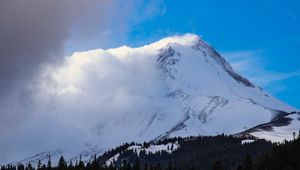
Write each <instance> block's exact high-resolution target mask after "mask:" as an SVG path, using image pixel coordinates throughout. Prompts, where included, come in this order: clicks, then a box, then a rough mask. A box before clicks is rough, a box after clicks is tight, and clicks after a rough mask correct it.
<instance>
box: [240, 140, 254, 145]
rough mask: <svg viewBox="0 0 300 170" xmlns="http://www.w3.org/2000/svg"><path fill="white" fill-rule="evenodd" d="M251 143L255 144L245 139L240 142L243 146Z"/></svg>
mask: <svg viewBox="0 0 300 170" xmlns="http://www.w3.org/2000/svg"><path fill="white" fill-rule="evenodd" d="M253 142H255V140H251V139H247V140H242V142H241V143H242V145H244V144H248V143H253Z"/></svg>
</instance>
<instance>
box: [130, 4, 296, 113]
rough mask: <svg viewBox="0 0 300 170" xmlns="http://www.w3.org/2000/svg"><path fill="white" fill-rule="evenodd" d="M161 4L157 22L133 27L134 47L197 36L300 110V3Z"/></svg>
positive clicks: (155, 18) (132, 41) (246, 73)
mask: <svg viewBox="0 0 300 170" xmlns="http://www.w3.org/2000/svg"><path fill="white" fill-rule="evenodd" d="M160 5H161V6H160V8H161V9H160V12H159V13H158V14H156V15H155V16H154V17H153V18H150V19H147V20H145V21H142V22H141V23H138V24H136V25H134V26H132V28H131V31H130V32H129V34H130V35H129V38H128V43H129V44H130V45H132V46H139V45H142V44H145V43H149V42H151V41H154V40H157V39H159V38H162V37H164V36H168V35H173V34H182V33H186V32H192V33H196V34H198V35H200V36H201V37H202V38H203V39H204V40H205V41H207V42H209V43H210V44H211V45H212V46H214V47H215V48H216V49H217V50H218V51H219V52H220V53H222V54H224V56H225V57H226V58H227V59H228V60H229V61H230V62H231V63H232V64H233V66H235V69H236V70H237V71H238V72H240V73H242V74H243V75H245V76H247V77H249V78H250V79H251V80H252V81H254V82H255V83H257V84H259V85H260V86H262V87H263V88H264V89H265V90H266V91H267V92H269V93H271V94H273V95H274V96H276V97H278V98H280V99H281V100H283V101H285V102H287V103H289V104H291V105H293V106H296V107H298V108H300V98H299V94H300V85H299V83H300V41H299V40H300V1H297V0H285V1H283V0H251V1H250V0H246V1H241V0H227V1H216V0H185V1H174V0H166V1H163V2H162V3H161V4H160ZM241 63H243V64H241Z"/></svg>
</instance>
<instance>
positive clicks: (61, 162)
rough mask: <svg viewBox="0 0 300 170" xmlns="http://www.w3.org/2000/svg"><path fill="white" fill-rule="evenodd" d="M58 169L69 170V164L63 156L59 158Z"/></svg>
mask: <svg viewBox="0 0 300 170" xmlns="http://www.w3.org/2000/svg"><path fill="white" fill-rule="evenodd" d="M58 169H59V170H66V169H67V162H66V161H65V159H64V157H63V156H61V157H60V158H59V161H58Z"/></svg>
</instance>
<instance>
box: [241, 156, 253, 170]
mask: <svg viewBox="0 0 300 170" xmlns="http://www.w3.org/2000/svg"><path fill="white" fill-rule="evenodd" d="M252 168H253V161H252V158H251V156H250V155H249V154H247V155H246V157H245V159H244V162H243V170H252Z"/></svg>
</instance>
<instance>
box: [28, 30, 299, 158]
mask: <svg viewBox="0 0 300 170" xmlns="http://www.w3.org/2000/svg"><path fill="white" fill-rule="evenodd" d="M41 76H42V77H43V79H41V81H40V82H39V83H38V84H39V87H38V88H39V89H40V90H39V92H38V93H37V95H36V96H35V98H34V101H36V102H37V103H41V105H42V106H48V107H39V108H38V109H39V110H37V112H43V109H45V108H48V109H49V107H50V108H51V109H53V110H52V111H53V113H52V114H53V115H55V117H56V118H58V119H63V120H65V122H66V125H64V126H63V127H64V128H66V129H67V130H64V131H63V132H69V131H76V130H78V134H79V135H80V136H77V137H79V138H80V142H85V144H83V143H82V145H83V146H82V147H76V149H75V150H77V151H78V152H76V154H75V151H74V150H73V149H72V148H71V147H69V148H68V149H66V148H65V146H62V147H61V148H57V149H59V151H55V152H53V153H55V154H56V153H58V155H59V156H60V154H62V153H63V154H64V155H66V157H67V158H68V159H76V158H77V157H78V156H79V155H83V156H85V157H89V156H91V155H93V154H100V153H102V152H103V151H105V150H107V149H109V148H112V147H115V146H118V145H120V144H122V143H124V142H131V141H134V142H140V143H141V142H144V141H157V140H160V139H164V138H169V137H176V136H182V137H186V136H193V135H216V134H222V133H224V134H233V135H251V136H254V137H258V138H265V139H267V140H273V141H282V140H283V139H292V137H293V136H292V133H293V132H295V131H296V132H298V130H299V129H300V122H299V114H298V113H297V112H296V111H297V109H295V108H292V107H290V106H288V105H287V104H285V103H283V102H281V101H279V100H277V99H276V98H274V97H272V96H271V95H269V94H267V93H265V92H264V91H263V90H262V89H261V88H260V87H258V86H256V85H255V84H253V83H252V82H250V81H249V80H248V79H247V78H245V77H243V76H241V75H239V74H238V73H236V72H235V71H234V70H233V69H232V67H231V66H230V64H229V63H228V62H227V61H226V60H225V59H224V58H223V57H222V56H221V55H220V54H219V53H218V52H216V50H215V49H214V48H213V47H211V46H210V45H208V44H207V43H206V42H204V41H203V40H202V39H201V38H199V37H198V36H197V35H194V34H186V35H183V36H173V37H168V38H164V39H162V40H160V41H158V42H155V43H153V44H149V45H146V46H143V47H139V48H130V47H127V46H123V47H120V48H115V49H108V50H102V49H98V50H92V51H87V52H80V53H75V54H74V55H72V56H70V57H67V58H66V60H65V63H64V64H63V65H60V66H56V67H50V68H48V69H46V70H45V71H44V72H43V73H42V74H41ZM45 77H47V79H45ZM45 80H47V81H45ZM49 82H50V83H49ZM41 97H42V100H41V99H40V98H41ZM49 101H51V104H49ZM49 105H50V106H49ZM54 108H55V109H54ZM54 120H55V119H54ZM59 127H60V126H59ZM53 128H55V127H53ZM70 129H71V130H70ZM76 132H77V131H76ZM58 133H60V132H58ZM66 136H67V137H70V138H72V135H66ZM72 139H73V138H72ZM72 139H70V140H68V141H74V140H72ZM74 139H75V138H74ZM66 146H67V145H66ZM74 146H77V145H74ZM78 153H79V154H78ZM39 155H40V154H39ZM39 155H36V157H37V158H35V157H31V158H30V159H25V160H27V162H28V160H35V159H36V160H38V159H41V158H40V157H39ZM41 155H44V154H43V153H42V154H41ZM54 157H55V155H54ZM45 159H47V158H45Z"/></svg>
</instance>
